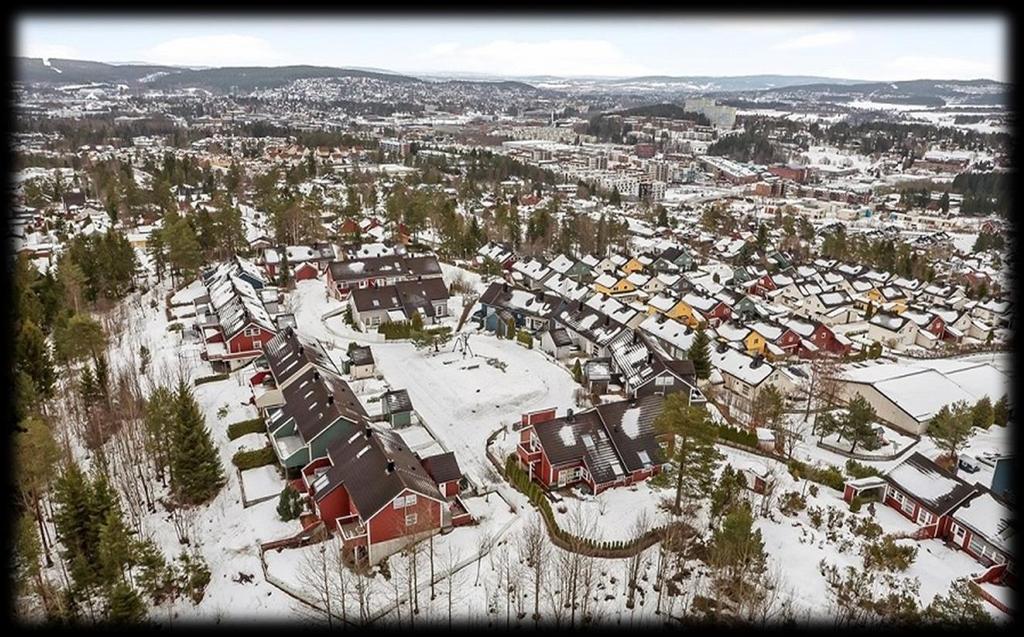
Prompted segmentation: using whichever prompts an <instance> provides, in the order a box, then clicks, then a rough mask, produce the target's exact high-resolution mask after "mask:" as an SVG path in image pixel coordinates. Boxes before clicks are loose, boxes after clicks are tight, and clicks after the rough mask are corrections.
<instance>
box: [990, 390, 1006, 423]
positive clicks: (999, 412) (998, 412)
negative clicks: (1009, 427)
mask: <svg viewBox="0 0 1024 637" xmlns="http://www.w3.org/2000/svg"><path fill="white" fill-rule="evenodd" d="M1009 420H1010V406H1009V403H1008V401H1007V399H1006V394H1003V396H1002V397H1001V398H1000V399H999V400H997V401H996V402H995V404H994V405H992V422H993V423H995V424H997V425H999V426H1000V427H1005V426H1006V423H1007V422H1009Z"/></svg>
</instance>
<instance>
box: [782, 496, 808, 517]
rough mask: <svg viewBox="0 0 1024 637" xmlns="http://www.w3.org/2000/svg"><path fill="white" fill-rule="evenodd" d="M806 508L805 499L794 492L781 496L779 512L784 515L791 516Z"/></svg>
mask: <svg viewBox="0 0 1024 637" xmlns="http://www.w3.org/2000/svg"><path fill="white" fill-rule="evenodd" d="M806 508H807V498H805V497H804V496H802V495H800V494H799V493H798V492H796V491H790V492H788V493H786V494H785V495H783V496H782V499H781V500H780V502H779V510H780V511H782V512H783V513H785V514H786V515H793V514H794V513H796V512H797V511H803V510H804V509H806Z"/></svg>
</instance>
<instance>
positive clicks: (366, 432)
mask: <svg viewBox="0 0 1024 637" xmlns="http://www.w3.org/2000/svg"><path fill="white" fill-rule="evenodd" d="M363 436H365V437H366V439H367V440H369V439H370V438H371V437H373V429H371V428H370V426H369V425H367V426H366V428H365V429H363Z"/></svg>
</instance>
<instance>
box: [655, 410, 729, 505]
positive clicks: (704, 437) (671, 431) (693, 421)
mask: <svg viewBox="0 0 1024 637" xmlns="http://www.w3.org/2000/svg"><path fill="white" fill-rule="evenodd" d="M654 426H655V429H657V430H658V431H659V432H662V433H664V434H668V435H670V436H671V437H672V442H671V443H670V444H669V448H670V449H672V450H674V454H673V455H674V457H675V460H676V464H677V466H676V472H677V473H676V497H675V505H674V506H673V511H675V512H676V513H680V512H681V509H680V506H681V504H682V501H683V498H684V497H685V498H686V500H688V501H692V500H695V499H699V498H702V497H704V496H705V495H706V494H707V493H708V491H710V489H711V485H712V483H713V481H714V472H715V467H716V465H717V463H718V461H719V459H720V458H721V456H720V454H719V453H718V451H717V450H716V449H715V440H716V438H717V431H716V429H715V425H714V423H713V422H711V417H710V415H709V414H708V412H707V411H706V410H705V409H704V408H702V407H696V406H691V405H689V404H688V403H687V398H686V396H685V395H683V394H678V393H677V394H672V395H670V396H669V397H668V398H666V399H665V407H664V409H663V410H662V412H661V414H660V415H659V416H658V418H657V419H656V420H655V422H654Z"/></svg>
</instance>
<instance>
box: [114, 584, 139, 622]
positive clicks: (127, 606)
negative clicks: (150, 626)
mask: <svg viewBox="0 0 1024 637" xmlns="http://www.w3.org/2000/svg"><path fill="white" fill-rule="evenodd" d="M145 619H146V605H145V603H144V602H143V601H142V597H141V596H140V595H139V593H138V592H137V591H136V590H135V589H134V588H132V587H131V586H129V585H128V584H127V583H126V582H118V583H117V584H114V586H113V587H112V588H111V590H110V594H109V596H108V597H107V621H108V622H110V623H112V624H139V623H142V622H143V621H144V620H145Z"/></svg>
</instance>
